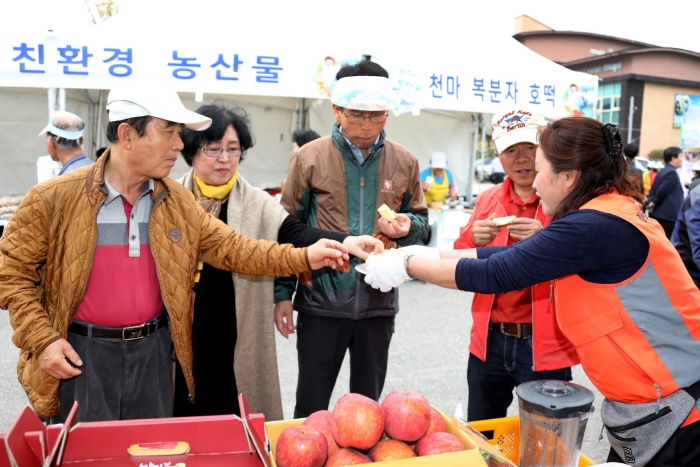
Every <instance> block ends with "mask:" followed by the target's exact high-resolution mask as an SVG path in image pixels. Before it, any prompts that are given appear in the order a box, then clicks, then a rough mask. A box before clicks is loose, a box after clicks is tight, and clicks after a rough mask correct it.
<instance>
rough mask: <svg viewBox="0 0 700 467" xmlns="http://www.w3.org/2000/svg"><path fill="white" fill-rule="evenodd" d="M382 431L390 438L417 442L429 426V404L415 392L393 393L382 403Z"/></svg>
mask: <svg viewBox="0 0 700 467" xmlns="http://www.w3.org/2000/svg"><path fill="white" fill-rule="evenodd" d="M382 408H383V409H384V417H385V422H384V431H386V434H387V435H389V437H390V438H393V439H398V440H400V441H406V442H412V441H417V440H419V439H420V438H421V437H422V436H423V435H425V433H426V432H427V431H428V427H429V426H430V403H429V402H428V399H426V397H425V396H424V395H423V394H421V393H419V392H416V391H393V392H390V393H389V394H387V395H386V397H385V398H384V400H383V401H382Z"/></svg>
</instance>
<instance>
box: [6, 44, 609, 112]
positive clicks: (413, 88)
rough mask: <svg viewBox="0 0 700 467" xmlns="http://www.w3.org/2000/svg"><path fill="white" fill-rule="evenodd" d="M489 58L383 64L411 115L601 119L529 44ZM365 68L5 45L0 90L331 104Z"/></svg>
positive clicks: (592, 87)
mask: <svg viewBox="0 0 700 467" xmlns="http://www.w3.org/2000/svg"><path fill="white" fill-rule="evenodd" d="M107 36H109V37H107ZM513 42H514V41H513ZM273 44H274V43H273ZM487 55H488V54H482V55H478V56H475V57H470V56H468V55H466V54H458V55H457V58H455V57H454V56H453V57H451V58H450V57H449V55H448V56H445V55H443V56H438V55H431V56H428V57H420V56H413V55H410V54H406V53H396V52H393V51H388V52H387V53H386V54H385V55H380V56H381V57H382V60H381V64H382V65H383V66H384V67H385V68H386V69H387V70H388V71H389V73H390V79H391V82H392V85H393V87H394V89H395V90H396V91H397V93H398V94H399V95H400V97H401V99H402V103H403V105H404V106H405V107H404V110H407V109H414V108H429V109H444V110H457V111H470V112H483V113H496V112H498V111H499V109H500V108H502V107H505V106H524V107H529V108H533V109H537V110H540V111H541V112H542V113H543V114H544V115H545V116H547V117H550V118H557V117H562V116H569V115H585V116H593V112H594V108H595V99H596V96H597V78H596V77H595V76H591V75H586V74H583V73H577V72H573V71H571V70H568V69H566V68H563V67H561V66H559V65H557V64H555V63H553V62H549V61H548V60H546V59H543V58H542V57H539V56H536V57H537V59H536V60H537V61H538V62H539V63H533V56H535V54H534V53H532V52H531V51H529V50H527V49H525V48H524V47H522V46H520V44H517V47H515V46H514V47H513V50H512V51H510V52H509V54H508V55H509V56H510V57H511V58H510V59H508V60H506V61H505V62H504V61H502V60H501V61H494V62H495V63H488V62H487V61H486V60H484V58H485V57H486V56H487ZM520 56H522V57H520ZM358 58H359V57H358V56H357V53H356V51H344V52H343V51H338V50H336V51H324V50H323V49H319V48H314V47H309V48H303V49H299V48H298V47H297V48H292V49H289V48H286V47H284V46H283V44H280V45H270V43H267V44H262V45H260V46H256V45H255V42H252V45H251V43H249V42H246V43H245V44H236V41H231V42H218V43H209V44H201V43H195V42H191V41H188V40H186V39H185V38H184V37H183V38H181V39H180V40H178V38H177V37H175V38H174V39H163V40H162V41H160V42H158V43H156V44H153V43H152V42H151V41H145V40H144V37H143V36H141V37H140V38H135V37H130V36H119V35H115V34H104V35H101V36H98V35H96V34H94V35H84V34H83V35H80V36H75V37H67V36H62V37H55V36H53V37H51V36H27V37H17V36H13V37H7V36H5V37H2V36H0V86H7V87H41V88H48V87H56V88H76V89H111V88H112V87H114V86H116V85H118V84H120V83H133V84H146V83H156V84H157V85H158V86H166V87H169V88H173V89H175V90H176V91H180V92H203V93H220V94H239V95H259V96H286V97H306V98H324V97H328V96H329V92H330V88H331V86H332V84H333V82H334V79H335V74H336V73H337V71H338V70H339V69H340V67H341V66H343V65H345V64H348V63H355V62H357V61H358ZM494 65H497V66H494Z"/></svg>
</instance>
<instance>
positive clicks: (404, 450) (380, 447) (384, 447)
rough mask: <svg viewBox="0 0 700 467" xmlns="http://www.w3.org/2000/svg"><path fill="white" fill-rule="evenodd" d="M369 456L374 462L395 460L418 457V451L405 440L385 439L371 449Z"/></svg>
mask: <svg viewBox="0 0 700 467" xmlns="http://www.w3.org/2000/svg"><path fill="white" fill-rule="evenodd" d="M369 457H370V458H371V459H372V460H373V461H374V462H383V461H395V460H398V459H410V458H411V457H416V453H415V452H413V449H411V448H410V447H409V446H408V444H406V443H404V442H403V441H399V440H397V439H385V440H382V441H380V442H379V443H377V445H376V446H375V447H373V448H372V449H371V450H370V451H369Z"/></svg>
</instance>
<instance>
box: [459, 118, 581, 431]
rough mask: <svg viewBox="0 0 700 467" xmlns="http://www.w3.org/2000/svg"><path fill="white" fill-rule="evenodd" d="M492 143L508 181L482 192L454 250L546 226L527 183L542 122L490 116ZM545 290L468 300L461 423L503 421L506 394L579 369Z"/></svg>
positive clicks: (505, 240) (497, 242) (505, 241)
mask: <svg viewBox="0 0 700 467" xmlns="http://www.w3.org/2000/svg"><path fill="white" fill-rule="evenodd" d="M491 124H492V126H493V141H494V144H495V145H496V151H497V152H498V159H499V160H500V162H501V163H502V164H503V169H504V171H505V173H506V175H507V178H506V179H505V180H504V181H503V183H500V184H498V185H496V186H494V187H493V188H490V189H488V190H486V191H485V192H483V193H481V194H480V195H479V197H478V198H477V200H476V207H475V209H474V212H473V213H472V216H471V218H470V219H469V223H468V224H467V225H466V226H465V227H463V228H462V230H461V232H460V237H459V238H458V239H457V240H456V241H455V244H454V247H455V248H456V249H466V248H478V247H486V246H507V245H511V244H513V243H515V242H517V241H520V240H524V239H526V238H528V237H530V236H531V235H533V234H535V233H536V232H538V231H539V230H541V229H542V228H544V227H546V226H547V225H549V222H550V220H551V219H550V218H549V217H548V216H545V215H544V213H543V212H542V208H541V207H540V204H539V197H538V196H537V194H536V193H535V189H534V188H533V187H532V184H533V182H534V180H535V151H536V150H537V131H538V129H539V127H540V126H541V125H546V122H545V121H544V119H543V118H542V116H541V115H539V114H537V113H536V112H530V111H527V110H519V109H515V108H513V109H509V110H508V111H506V112H500V113H498V114H496V115H494V117H493V120H492V122H491ZM550 296H551V293H550V284H549V283H544V284H537V285H535V286H534V287H530V288H527V289H524V290H518V291H515V292H509V293H504V294H497V295H486V294H474V299H473V301H472V316H473V319H474V324H473V326H472V331H471V340H470V344H469V352H470V354H469V365H468V368H467V384H468V385H469V402H468V407H467V413H468V415H467V419H468V420H470V421H472V420H485V419H491V418H501V417H505V416H506V412H507V410H508V406H510V403H511V402H512V400H513V389H514V388H515V387H516V386H517V385H518V384H521V383H524V382H526V381H532V380H536V379H559V380H564V381H570V380H571V368H570V367H571V365H575V364H577V363H578V357H577V356H576V351H575V349H574V347H573V346H572V345H571V344H570V343H569V341H568V340H566V338H565V337H564V335H563V334H562V333H561V331H560V330H559V327H558V325H557V323H556V318H555V314H554V303H553V301H552V300H551V299H550Z"/></svg>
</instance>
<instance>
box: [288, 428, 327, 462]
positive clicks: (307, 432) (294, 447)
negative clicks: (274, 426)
mask: <svg viewBox="0 0 700 467" xmlns="http://www.w3.org/2000/svg"><path fill="white" fill-rule="evenodd" d="M327 457H328V442H327V441H326V437H325V436H323V433H321V432H320V431H318V430H317V429H316V428H314V427H311V426H304V425H295V426H290V427H288V428H285V429H284V431H282V433H280V436H279V438H278V439H277V449H276V451H275V461H276V462H277V465H278V466H279V467H322V466H323V463H324V462H326V458H327Z"/></svg>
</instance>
